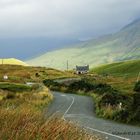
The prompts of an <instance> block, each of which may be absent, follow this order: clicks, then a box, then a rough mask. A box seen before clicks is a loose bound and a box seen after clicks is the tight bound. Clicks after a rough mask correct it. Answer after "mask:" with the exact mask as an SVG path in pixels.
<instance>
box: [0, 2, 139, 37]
mask: <svg viewBox="0 0 140 140" xmlns="http://www.w3.org/2000/svg"><path fill="white" fill-rule="evenodd" d="M139 13H140V1H139V0H133V1H132V0H103V1H99V0H20V1H19V0H1V1H0V36H1V37H3V36H5V37H19V36H26V37H27V36H43V37H45V36H46V37H58V36H59V37H66V36H67V37H70V36H73V37H75V38H90V37H92V36H96V35H102V34H106V33H109V32H115V31H117V30H118V29H120V28H121V27H123V26H124V25H126V24H127V23H129V22H131V21H132V20H134V19H135V18H137V16H139Z"/></svg>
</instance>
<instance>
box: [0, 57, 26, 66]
mask: <svg viewBox="0 0 140 140" xmlns="http://www.w3.org/2000/svg"><path fill="white" fill-rule="evenodd" d="M0 64H9V65H22V66H27V64H26V63H25V62H23V61H21V60H18V59H15V58H8V59H0Z"/></svg>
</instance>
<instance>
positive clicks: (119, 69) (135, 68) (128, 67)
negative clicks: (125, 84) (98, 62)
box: [91, 60, 140, 77]
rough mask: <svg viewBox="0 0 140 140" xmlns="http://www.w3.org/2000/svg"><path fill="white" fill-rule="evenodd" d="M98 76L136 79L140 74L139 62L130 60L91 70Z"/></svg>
mask: <svg viewBox="0 0 140 140" xmlns="http://www.w3.org/2000/svg"><path fill="white" fill-rule="evenodd" d="M91 71H92V72H96V73H98V74H109V75H113V76H124V75H126V76H127V77H136V76H138V74H139V72H140V60H130V61H124V62H118V63H112V64H107V65H102V66H99V67H96V68H94V69H92V70H91Z"/></svg>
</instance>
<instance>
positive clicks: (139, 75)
mask: <svg viewBox="0 0 140 140" xmlns="http://www.w3.org/2000/svg"><path fill="white" fill-rule="evenodd" d="M139 77H140V72H139V74H138V77H137V82H138V81H139Z"/></svg>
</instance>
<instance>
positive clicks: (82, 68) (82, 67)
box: [76, 65, 89, 71]
mask: <svg viewBox="0 0 140 140" xmlns="http://www.w3.org/2000/svg"><path fill="white" fill-rule="evenodd" d="M88 70H89V65H86V66H76V71H88Z"/></svg>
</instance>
